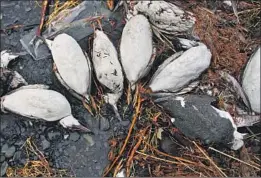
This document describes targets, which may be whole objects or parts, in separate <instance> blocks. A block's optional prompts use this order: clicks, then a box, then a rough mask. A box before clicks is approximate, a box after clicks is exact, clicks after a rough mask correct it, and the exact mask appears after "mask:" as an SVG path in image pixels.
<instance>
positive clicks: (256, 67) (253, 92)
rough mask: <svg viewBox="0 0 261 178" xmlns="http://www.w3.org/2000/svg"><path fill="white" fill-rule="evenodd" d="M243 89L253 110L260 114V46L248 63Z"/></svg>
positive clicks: (243, 78)
mask: <svg viewBox="0 0 261 178" xmlns="http://www.w3.org/2000/svg"><path fill="white" fill-rule="evenodd" d="M242 87H243V89H244V91H245V93H246V95H247V96H248V99H249V102H250V105H251V108H252V110H253V111H255V112H257V113H260V46H259V48H258V49H257V50H256V51H255V52H254V53H253V55H252V56H251V57H250V59H249V62H248V63H247V66H246V68H245V71H244V74H243V77H242Z"/></svg>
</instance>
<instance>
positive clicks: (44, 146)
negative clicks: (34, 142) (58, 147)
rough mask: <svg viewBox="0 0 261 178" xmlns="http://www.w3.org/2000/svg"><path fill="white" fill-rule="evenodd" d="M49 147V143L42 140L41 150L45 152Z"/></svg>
mask: <svg viewBox="0 0 261 178" xmlns="http://www.w3.org/2000/svg"><path fill="white" fill-rule="evenodd" d="M49 147H50V142H49V141H47V140H46V139H45V138H44V139H43V140H42V148H43V150H46V149H48V148H49Z"/></svg>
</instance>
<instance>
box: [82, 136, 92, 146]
mask: <svg viewBox="0 0 261 178" xmlns="http://www.w3.org/2000/svg"><path fill="white" fill-rule="evenodd" d="M83 137H84V138H85V139H86V141H87V143H88V144H89V145H90V146H93V145H94V144H95V142H94V141H93V139H92V137H91V136H90V135H88V134H85V135H83Z"/></svg>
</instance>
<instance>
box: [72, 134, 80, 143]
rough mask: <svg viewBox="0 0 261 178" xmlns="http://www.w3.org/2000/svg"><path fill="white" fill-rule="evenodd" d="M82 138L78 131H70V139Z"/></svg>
mask: <svg viewBox="0 0 261 178" xmlns="http://www.w3.org/2000/svg"><path fill="white" fill-rule="evenodd" d="M79 139H80V135H79V134H78V133H77V132H72V133H70V137H69V140H71V141H74V142H76V141H77V140H79Z"/></svg>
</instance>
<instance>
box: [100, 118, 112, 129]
mask: <svg viewBox="0 0 261 178" xmlns="http://www.w3.org/2000/svg"><path fill="white" fill-rule="evenodd" d="M100 129H101V130H102V131H107V130H109V129H110V122H109V120H108V119H107V118H105V117H101V118H100Z"/></svg>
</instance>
